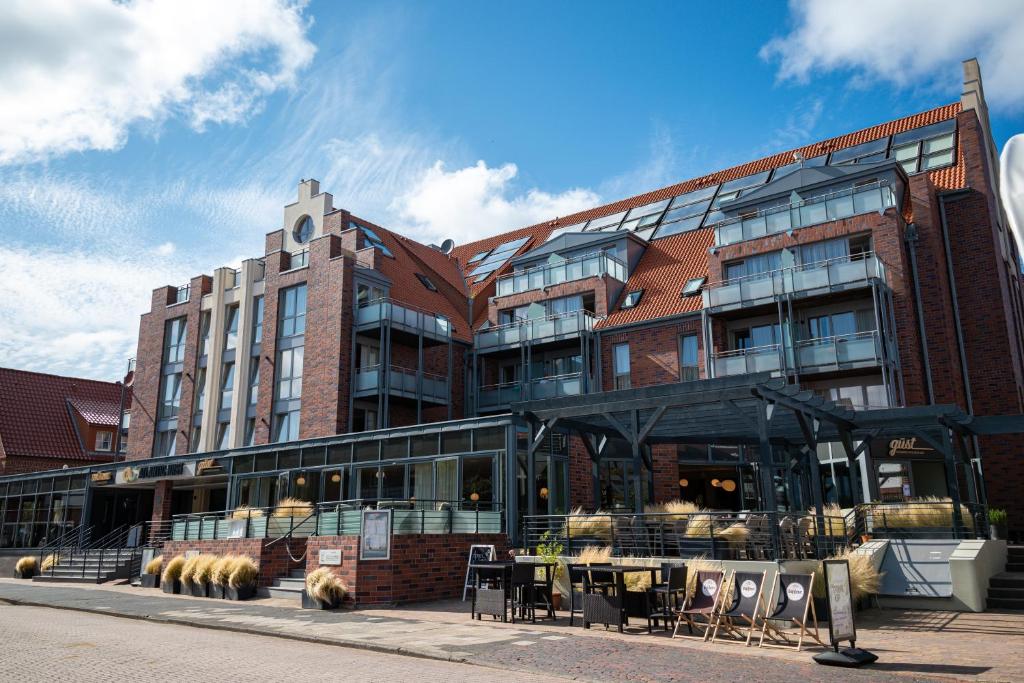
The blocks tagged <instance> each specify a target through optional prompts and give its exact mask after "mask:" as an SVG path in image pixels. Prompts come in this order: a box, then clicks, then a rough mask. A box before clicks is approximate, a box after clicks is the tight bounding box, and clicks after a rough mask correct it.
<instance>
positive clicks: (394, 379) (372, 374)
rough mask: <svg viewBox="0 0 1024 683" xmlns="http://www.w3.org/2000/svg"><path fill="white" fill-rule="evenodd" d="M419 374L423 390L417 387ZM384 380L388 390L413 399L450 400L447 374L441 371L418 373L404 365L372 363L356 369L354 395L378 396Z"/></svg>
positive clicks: (393, 393) (439, 401)
mask: <svg viewBox="0 0 1024 683" xmlns="http://www.w3.org/2000/svg"><path fill="white" fill-rule="evenodd" d="M421 374H422V379H423V384H422V391H417V387H418V386H420V383H419V376H420V375H421ZM385 380H386V381H387V391H388V394H390V395H392V396H399V397H402V398H408V399H412V400H417V399H422V400H423V401H426V402H429V403H437V404H442V405H447V404H448V401H449V392H448V378H447V377H446V376H444V375H435V374H433V373H429V372H424V373H418V372H417V371H416V370H413V369H410V368H403V367H399V366H397V365H392V366H390V367H389V368H387V369H386V372H385V368H383V367H382V366H381V365H371V366H369V367H365V368H357V369H356V381H355V389H354V390H353V396H354V397H355V398H365V397H369V396H377V395H378V394H380V393H381V392H382V391H383V390H384V389H383V387H384V382H385Z"/></svg>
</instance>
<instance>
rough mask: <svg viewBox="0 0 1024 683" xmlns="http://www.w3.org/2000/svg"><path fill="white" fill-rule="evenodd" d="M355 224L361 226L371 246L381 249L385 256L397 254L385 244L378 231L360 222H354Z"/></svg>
mask: <svg viewBox="0 0 1024 683" xmlns="http://www.w3.org/2000/svg"><path fill="white" fill-rule="evenodd" d="M353 225H358V226H359V229H360V230H362V232H363V237H364V238H365V239H366V242H367V243H368V244H369V245H370V246H371V247H373V248H374V249H380V251H381V253H382V254H384V255H385V256H389V257H391V258H395V255H394V254H392V253H391V250H390V249H388V248H387V247H385V246H384V242H382V241H381V239H380V237H378V236H377V233H375V232H374V231H373V230H370V229H369V228H368V227H366V226H365V225H359V224H358V223H353Z"/></svg>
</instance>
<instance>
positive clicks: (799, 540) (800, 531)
mask: <svg viewBox="0 0 1024 683" xmlns="http://www.w3.org/2000/svg"><path fill="white" fill-rule="evenodd" d="M796 545H797V552H798V553H800V559H807V558H813V557H816V556H817V553H816V552H815V550H814V539H813V538H812V537H811V518H810V517H806V516H805V517H801V518H800V519H799V520H797V523H796Z"/></svg>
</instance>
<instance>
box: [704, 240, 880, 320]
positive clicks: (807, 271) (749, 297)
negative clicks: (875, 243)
mask: <svg viewBox="0 0 1024 683" xmlns="http://www.w3.org/2000/svg"><path fill="white" fill-rule="evenodd" d="M872 281H880V282H883V283H884V282H886V266H885V263H884V262H883V261H882V260H881V259H880V258H878V257H877V256H876V255H875V254H873V253H868V254H864V255H859V256H842V257H839V258H834V259H829V260H827V261H818V262H815V263H807V264H804V265H802V266H794V267H792V268H782V269H780V270H773V271H770V272H767V273H757V274H756V275H747V276H745V277H740V278H734V279H732V280H726V281H725V282H719V283H716V284H712V285H709V286H708V287H706V288H705V289H704V292H703V294H702V296H703V298H704V308H706V309H707V310H708V311H711V312H721V311H728V310H733V309H737V308H745V307H749V306H759V305H761V304H767V303H771V302H773V301H775V300H776V299H777V298H779V297H781V296H784V295H787V294H791V295H794V296H813V295H816V294H830V293H833V292H838V291H843V290H847V289H857V288H860V287H869V286H870V285H871V282H872Z"/></svg>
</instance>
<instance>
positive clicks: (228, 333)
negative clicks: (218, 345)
mask: <svg viewBox="0 0 1024 683" xmlns="http://www.w3.org/2000/svg"><path fill="white" fill-rule="evenodd" d="M236 346H238V306H237V305H235V306H228V308H227V310H226V311H225V312H224V350H225V351H230V350H231V349H233V348H235V347H236Z"/></svg>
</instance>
